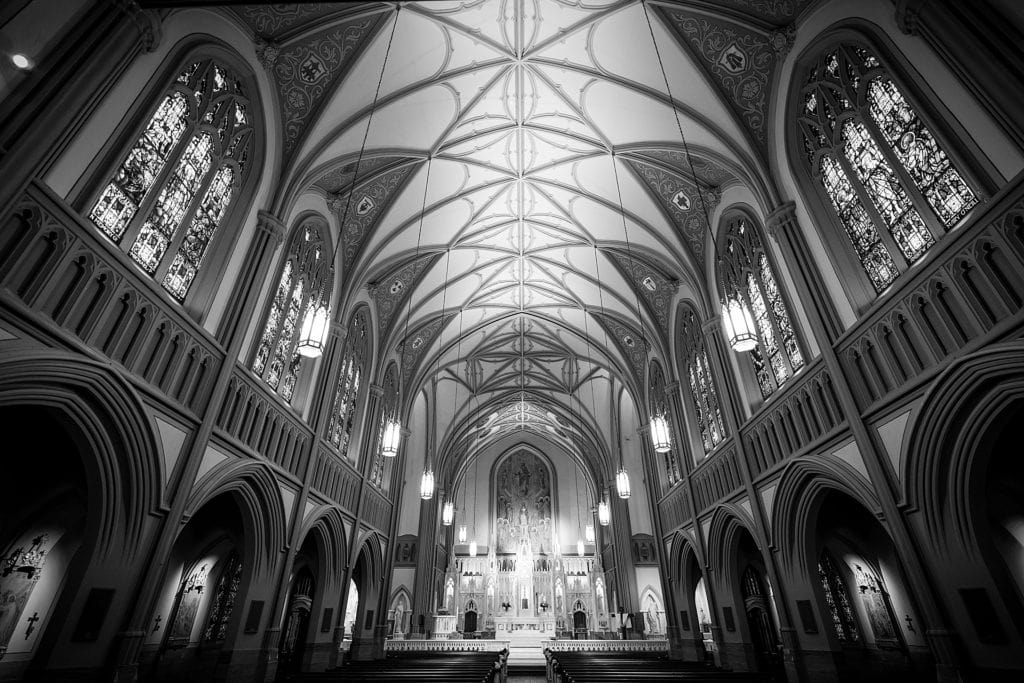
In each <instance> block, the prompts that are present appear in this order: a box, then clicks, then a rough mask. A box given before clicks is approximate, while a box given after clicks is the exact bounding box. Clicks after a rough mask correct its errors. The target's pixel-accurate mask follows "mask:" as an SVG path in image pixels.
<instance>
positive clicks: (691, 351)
mask: <svg viewBox="0 0 1024 683" xmlns="http://www.w3.org/2000/svg"><path fill="white" fill-rule="evenodd" d="M680 335H681V338H682V347H681V354H682V357H683V362H684V363H685V374H686V379H687V383H688V384H689V387H690V397H691V398H692V400H693V404H694V408H695V409H696V416H697V428H698V430H699V431H700V435H701V441H702V442H703V444H704V452H705V453H710V452H711V451H712V450H714V448H715V446H717V445H718V444H719V443H721V442H722V440H723V439H724V438H725V425H724V423H723V420H722V410H721V408H720V406H719V401H718V390H717V389H716V388H715V381H714V378H713V377H712V375H711V364H710V363H709V362H708V354H707V351H706V349H705V347H704V337H703V335H702V334H701V328H700V321H699V320H698V319H697V315H696V313H694V312H693V310H687V311H685V312H684V313H683V315H682V320H681V328H680Z"/></svg>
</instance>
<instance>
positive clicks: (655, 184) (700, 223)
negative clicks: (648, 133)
mask: <svg viewBox="0 0 1024 683" xmlns="http://www.w3.org/2000/svg"><path fill="white" fill-rule="evenodd" d="M627 163H628V164H629V167H630V168H631V169H633V172H634V173H636V174H637V175H638V176H639V177H640V179H641V180H643V181H644V184H646V185H647V187H648V188H649V189H650V191H651V192H652V193H653V194H654V196H655V197H657V198H658V200H659V201H660V202H661V205H662V207H663V208H664V210H665V214H666V215H667V216H668V217H669V219H671V221H672V222H673V223H675V225H676V228H677V229H678V230H679V232H680V233H681V235H682V237H683V240H684V241H685V243H686V244H687V245H689V247H690V251H691V253H692V255H693V257H694V260H696V261H698V262H699V261H700V260H701V259H702V258H703V256H704V242H705V240H706V239H707V235H708V222H707V219H706V218H705V214H704V208H705V207H706V208H707V211H708V213H710V212H711V211H712V210H713V209H714V206H715V205H714V203H713V199H714V194H713V193H711V192H709V191H708V190H707V189H705V190H704V191H703V203H702V202H701V201H700V197H698V196H697V185H696V184H695V183H694V182H693V181H692V180H690V179H689V178H684V177H682V176H677V175H675V174H673V173H669V172H668V171H665V170H663V169H661V168H658V167H657V166H652V165H649V164H644V163H640V162H637V161H633V160H632V159H631V160H629V161H628V162H627Z"/></svg>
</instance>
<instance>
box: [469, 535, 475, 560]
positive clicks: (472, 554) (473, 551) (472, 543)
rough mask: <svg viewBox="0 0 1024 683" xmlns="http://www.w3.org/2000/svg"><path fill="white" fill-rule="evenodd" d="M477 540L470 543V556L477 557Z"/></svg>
mask: <svg viewBox="0 0 1024 683" xmlns="http://www.w3.org/2000/svg"><path fill="white" fill-rule="evenodd" d="M476 550H477V548H476V538H473V540H472V541H470V542H469V556H470V557H476Z"/></svg>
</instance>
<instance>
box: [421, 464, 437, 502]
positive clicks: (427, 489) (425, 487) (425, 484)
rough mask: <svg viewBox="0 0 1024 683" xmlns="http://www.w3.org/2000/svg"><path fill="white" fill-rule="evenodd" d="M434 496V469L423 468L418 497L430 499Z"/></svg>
mask: <svg viewBox="0 0 1024 683" xmlns="http://www.w3.org/2000/svg"><path fill="white" fill-rule="evenodd" d="M433 497H434V471H433V470H424V471H423V479H422V480H421V481H420V498H422V499H423V500H430V499H431V498H433Z"/></svg>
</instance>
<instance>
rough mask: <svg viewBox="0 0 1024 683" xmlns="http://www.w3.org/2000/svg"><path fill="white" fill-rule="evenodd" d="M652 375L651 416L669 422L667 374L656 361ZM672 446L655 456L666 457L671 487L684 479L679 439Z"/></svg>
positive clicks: (667, 479)
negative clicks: (679, 454) (678, 450)
mask: <svg viewBox="0 0 1024 683" xmlns="http://www.w3.org/2000/svg"><path fill="white" fill-rule="evenodd" d="M650 375H651V376H650V396H649V397H648V401H649V406H650V411H651V416H652V417H654V416H657V415H660V416H663V417H665V419H666V420H668V419H669V416H668V402H667V401H666V397H665V373H663V372H662V370H661V366H660V365H659V364H658V363H657V362H655V361H651V370H650ZM670 423H671V420H670ZM672 445H673V448H672V449H671V450H668V451H665V452H664V453H660V454H659V453H656V454H655V455H661V456H663V457H664V466H665V479H666V481H667V482H668V485H669V486H675V484H676V483H677V482H679V481H680V480H681V479H682V477H681V476H680V473H679V462H678V459H677V458H676V449H677V448H679V441H678V437H677V438H676V439H675V440H673V444H672Z"/></svg>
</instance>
